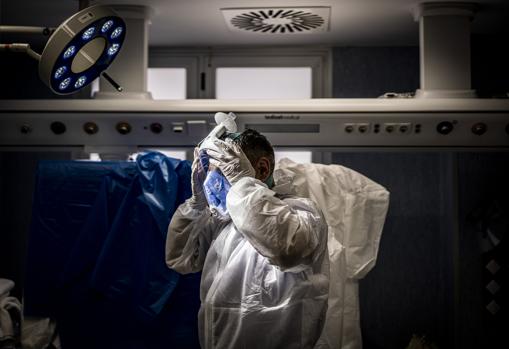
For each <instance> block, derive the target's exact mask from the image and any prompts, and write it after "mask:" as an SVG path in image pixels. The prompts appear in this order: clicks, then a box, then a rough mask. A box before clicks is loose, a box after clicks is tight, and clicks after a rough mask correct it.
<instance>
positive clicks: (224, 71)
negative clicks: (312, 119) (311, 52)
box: [216, 67, 312, 99]
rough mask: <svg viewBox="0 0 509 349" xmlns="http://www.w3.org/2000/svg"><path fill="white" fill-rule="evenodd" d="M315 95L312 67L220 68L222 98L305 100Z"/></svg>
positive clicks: (218, 78) (218, 82) (218, 90)
mask: <svg viewBox="0 0 509 349" xmlns="http://www.w3.org/2000/svg"><path fill="white" fill-rule="evenodd" d="M311 95H312V70H311V67H245V68H244V67H239V68H217V69H216V98H218V99H256V98H259V99H305V98H311Z"/></svg>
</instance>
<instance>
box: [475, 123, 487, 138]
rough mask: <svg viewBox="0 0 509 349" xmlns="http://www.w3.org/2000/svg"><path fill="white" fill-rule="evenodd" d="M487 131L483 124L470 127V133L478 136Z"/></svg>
mask: <svg viewBox="0 0 509 349" xmlns="http://www.w3.org/2000/svg"><path fill="white" fill-rule="evenodd" d="M487 130H488V127H487V126H486V124H485V123H483V122H478V123H477V124H475V125H474V126H472V133H473V134H476V135H478V136H480V135H483V134H485V133H486V131H487Z"/></svg>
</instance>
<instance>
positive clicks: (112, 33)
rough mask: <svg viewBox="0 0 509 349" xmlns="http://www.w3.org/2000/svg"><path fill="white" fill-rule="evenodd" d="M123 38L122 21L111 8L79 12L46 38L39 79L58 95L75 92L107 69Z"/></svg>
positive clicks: (100, 6) (87, 9) (97, 7)
mask: <svg viewBox="0 0 509 349" xmlns="http://www.w3.org/2000/svg"><path fill="white" fill-rule="evenodd" d="M125 35H126V25H125V22H124V20H123V19H122V18H120V17H119V16H118V15H117V14H116V13H115V12H114V11H113V10H112V9H111V8H110V7H108V6H103V5H96V6H92V7H89V8H86V9H84V10H81V11H80V12H78V13H76V14H75V15H74V16H72V17H70V18H69V19H67V20H66V21H65V22H64V23H62V24H61V25H60V26H59V27H58V28H57V29H56V30H55V32H54V33H53V35H52V36H51V37H50V38H49V40H48V42H47V44H46V47H45V48H44V51H43V52H42V55H41V59H40V61H39V76H40V78H41V79H42V81H43V82H44V83H45V84H46V85H48V87H49V88H50V89H51V90H52V91H53V92H55V93H57V94H61V95H66V94H70V93H74V92H77V91H79V90H81V89H82V88H83V87H85V86H87V85H88V84H90V83H91V82H92V81H94V80H95V79H96V78H97V77H98V76H99V75H100V74H101V73H102V72H103V71H104V70H105V69H106V68H108V66H109V65H110V64H111V63H112V62H113V60H114V59H115V57H116V56H117V55H118V52H119V51H120V49H121V48H122V44H123V42H124V38H125Z"/></svg>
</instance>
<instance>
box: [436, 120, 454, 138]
mask: <svg viewBox="0 0 509 349" xmlns="http://www.w3.org/2000/svg"><path fill="white" fill-rule="evenodd" d="M453 129H454V125H453V124H452V122H450V121H442V122H441V123H439V124H438V125H437V132H438V133H440V134H443V135H447V134H449V133H451V132H452V130H453Z"/></svg>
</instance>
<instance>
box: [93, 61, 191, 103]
mask: <svg viewBox="0 0 509 349" xmlns="http://www.w3.org/2000/svg"><path fill="white" fill-rule="evenodd" d="M91 86H92V89H91V91H90V96H91V97H93V96H94V93H95V92H97V91H99V79H95V80H94V82H93V83H92V85H91ZM147 89H148V91H149V92H150V93H152V98H153V99H186V97H187V71H186V69H185V68H148V70H147Z"/></svg>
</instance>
